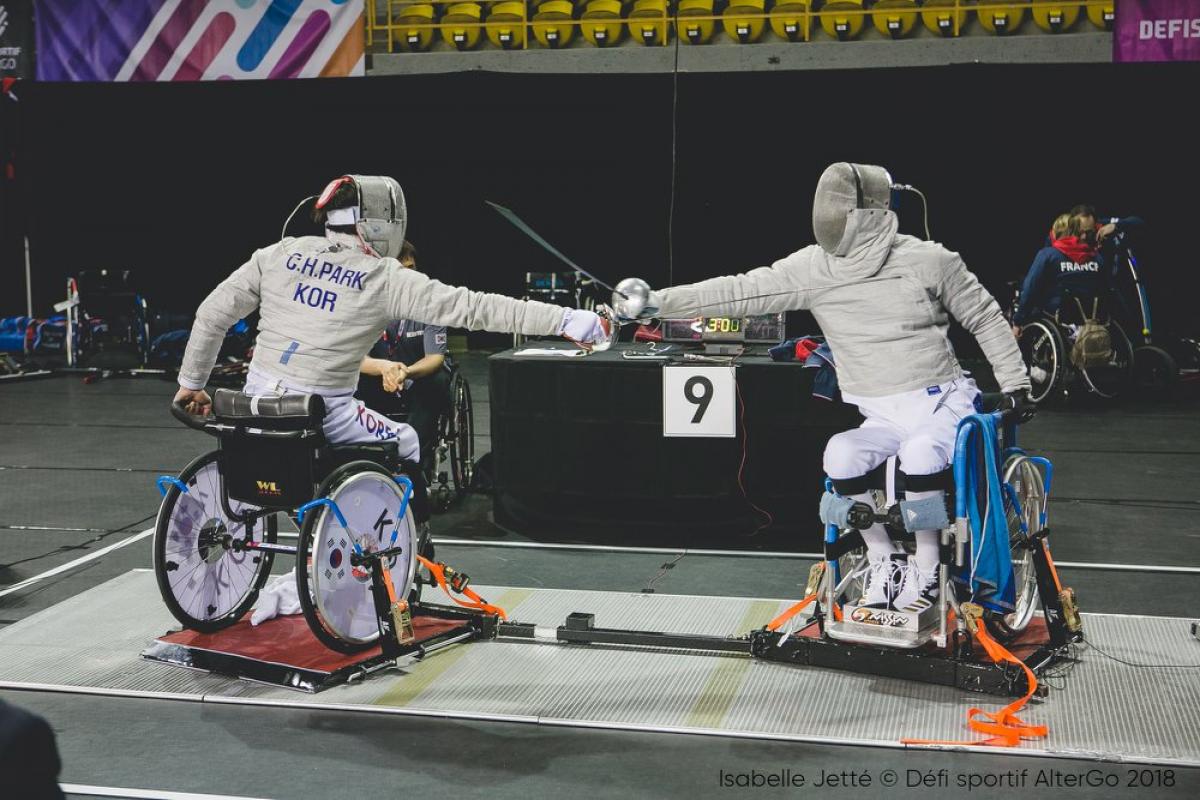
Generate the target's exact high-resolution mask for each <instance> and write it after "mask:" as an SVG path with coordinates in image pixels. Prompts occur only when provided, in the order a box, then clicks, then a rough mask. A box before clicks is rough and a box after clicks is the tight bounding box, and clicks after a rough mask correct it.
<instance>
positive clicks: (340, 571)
mask: <svg viewBox="0 0 1200 800" xmlns="http://www.w3.org/2000/svg"><path fill="white" fill-rule="evenodd" d="M317 496H318V497H325V498H328V499H329V500H332V501H333V502H334V503H336V504H337V506H338V508H339V509H340V510H341V512H342V515H343V516H344V517H345V520H346V527H344V528H343V527H342V524H341V522H339V521H338V518H337V515H336V514H334V513H333V510H332V509H331V508H330V507H328V506H323V507H320V508H316V509H314V510H312V511H311V512H309V514H308V515H306V516H305V517H304V522H303V524H302V525H301V528H300V541H299V544H298V545H297V554H296V558H297V563H296V584H297V589H298V590H299V594H300V607H301V609H302V610H303V611H304V617H305V619H307V620H308V624H309V627H310V628H312V632H313V634H314V635H315V636H316V637H317V638H318V639H319V640H320V641H321V643H322V644H324V645H325V646H326V647H328V648H330V649H331V650H337V651H339V652H343V653H354V652H358V651H359V650H363V649H364V648H367V647H369V646H370V645H371V644H372V643H374V642H375V640H376V639H378V638H379V621H378V618H377V617H376V616H375V601H374V598H373V597H372V595H371V571H370V569H369V568H368V567H365V566H363V567H355V566H352V565H351V563H350V556H351V555H352V554H353V553H354V552H355V549H356V547H357V548H358V549H359V550H361V551H362V552H378V551H379V550H384V549H387V548H389V547H396V546H400V547H403V548H404V551H403V552H402V553H401V554H400V555H398V556H394V557H392V558H391V559H389V560H388V561H387V568H388V570H389V572H390V573H391V577H392V585H393V586H394V587H395V589H396V596H397V597H405V596H407V595H408V591H409V588H410V587H411V586H412V582H413V576H414V574H415V572H416V568H417V559H416V557H415V553H416V548H417V526H416V521H415V520H414V519H413V514H412V508H411V506H410V507H409V508H407V509H406V510H405V514H404V517H403V518H400V516H399V511H400V504H401V501H402V499H403V497H404V489H403V487H401V486H400V485H398V484H397V483H396V482H395V481H394V480H393V479H392V475H391V473H390V472H388V471H387V470H386V469H384V468H383V467H381V466H379V465H378V464H374V463H372V462H370V461H352V462H351V463H349V464H346V465H345V466H342V467H339V468H338V469H336V470H334V471H333V472H332V473H330V475H329V477H328V478H326V479H325V481H324V483H322V484H321V488H320V490H319V491H318V492H317Z"/></svg>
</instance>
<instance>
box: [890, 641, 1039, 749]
mask: <svg viewBox="0 0 1200 800" xmlns="http://www.w3.org/2000/svg"><path fill="white" fill-rule="evenodd" d="M975 638H976V639H978V640H979V643H980V644H981V645H983V649H984V650H985V651H987V654H988V656H990V657H991V659H992V661H994V662H996V663H997V664H999V663H1000V662H1001V661H1007V662H1009V663H1012V664H1016V665H1017V666H1019V667H1020V668H1021V669H1023V670H1025V678H1026V683H1027V684H1028V689H1027V690H1026V691H1025V696H1024V697H1020V698H1018V699H1016V700H1014V701H1013V702H1011V703H1009V704H1008V705H1006V706H1005V707H1004V708H1002V709H1000V710H999V711H996V712H991V711H984V710H983V709H981V708H972V709H971V710H969V711H968V712H967V726H968V727H969V728H970V729H971V730H973V731H976V732H978V733H984V734H988V738H986V739H981V740H979V741H974V742H954V741H941V740H937V739H901V740H900V743H901V744H954V745H980V746H985V747H1016V746H1017V745H1019V744H1020V743H1021V740H1022V739H1041V738H1044V737H1045V736H1048V735H1049V733H1050V728H1049V727H1048V726H1046V725H1028V724H1026V723H1025V721H1024V720H1022V719H1021V718H1020V717H1018V716H1017V712H1018V711H1020V710H1021V709H1022V708H1024V707H1025V704H1026V703H1028V702H1029V698H1031V697H1033V693H1034V692H1036V691H1037V676H1036V675H1034V674H1033V670H1031V669H1030V668H1029V667H1028V666H1027V665H1026V664H1025V662H1024V661H1022V660H1021V659H1019V658H1017V657H1016V656H1014V655H1013V654H1012V653H1010V652H1009V651H1008V649H1007V648H1005V647H1004V645H1002V644H1000V643H999V642H997V641H996V640H995V639H993V638H992V636H991V634H990V633H988V632H987V627H986V626H985V625H984V624H983V620H976V622H975Z"/></svg>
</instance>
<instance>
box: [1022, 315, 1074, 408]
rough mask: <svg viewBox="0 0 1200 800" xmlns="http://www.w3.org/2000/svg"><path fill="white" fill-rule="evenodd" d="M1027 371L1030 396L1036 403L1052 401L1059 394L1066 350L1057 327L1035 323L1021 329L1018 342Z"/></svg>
mask: <svg viewBox="0 0 1200 800" xmlns="http://www.w3.org/2000/svg"><path fill="white" fill-rule="evenodd" d="M1017 343H1018V345H1019V346H1020V348H1021V357H1022V358H1024V360H1025V366H1026V368H1027V369H1028V370H1029V382H1030V384H1031V386H1032V388H1031V389H1030V394H1031V395H1032V398H1033V401H1034V402H1035V403H1041V402H1045V401H1047V400H1051V401H1052V400H1055V399H1057V398H1058V396H1059V395H1060V394H1061V393H1062V389H1063V382H1064V378H1065V376H1066V369H1067V356H1066V353H1067V348H1066V342H1065V341H1064V340H1063V336H1062V333H1061V332H1060V331H1059V329H1058V326H1057V325H1055V324H1054V323H1053V322H1050V321H1048V320H1035V321H1033V322H1030V323H1029V324H1028V325H1026V326H1025V327H1023V328H1021V335H1020V337H1019V338H1018V340H1017Z"/></svg>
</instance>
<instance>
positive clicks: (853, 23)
mask: <svg viewBox="0 0 1200 800" xmlns="http://www.w3.org/2000/svg"><path fill="white" fill-rule="evenodd" d="M862 10H863V0H828V2H826V3H825V5H823V6H821V12H822V13H821V27H822V28H823V29H824V30H825V33H827V34H829V35H830V36H832V37H833V38H835V39H837V40H838V41H839V42H844V41H846V40H847V39H855V38H857V37H858V35H859V34H860V33H862V29H863V23H864V22H866V15H865V14H861V13H860V14H854V13H849V14H847V13H846V12H847V11H850V12H854V11H862Z"/></svg>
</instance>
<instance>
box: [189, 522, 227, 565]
mask: <svg viewBox="0 0 1200 800" xmlns="http://www.w3.org/2000/svg"><path fill="white" fill-rule="evenodd" d="M228 533H229V531H228V530H227V529H226V527H225V521H224V520H221V519H217V518H216V517H213V518H210V519H209V520H208V521H207V522H205V523H204V525H203V526H201V528H200V535H199V536H198V537H196V552H197V553H199V555H200V558H202V559H203V560H204V561H205V562H206V563H209V564H215V563H217V562H218V561H220V560H221V558H222V557H223V556H224V555H225V551H226V550H228V549H229V539H228Z"/></svg>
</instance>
